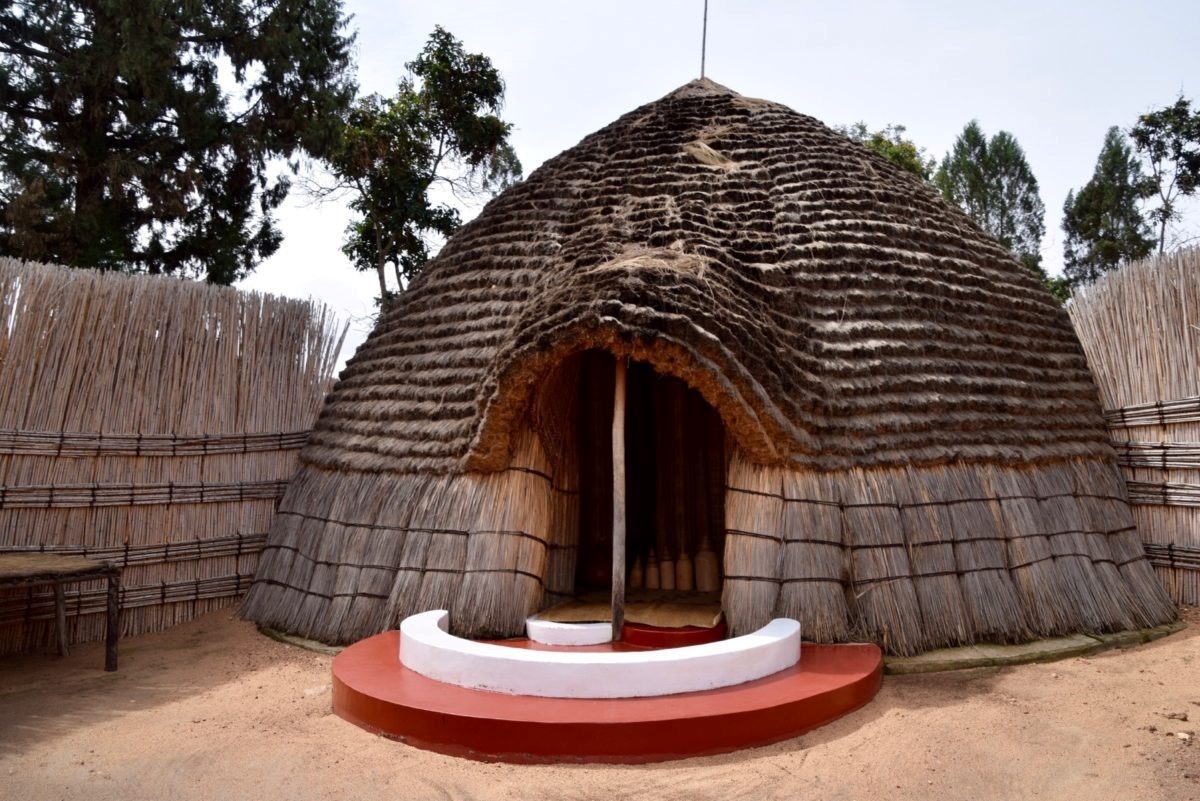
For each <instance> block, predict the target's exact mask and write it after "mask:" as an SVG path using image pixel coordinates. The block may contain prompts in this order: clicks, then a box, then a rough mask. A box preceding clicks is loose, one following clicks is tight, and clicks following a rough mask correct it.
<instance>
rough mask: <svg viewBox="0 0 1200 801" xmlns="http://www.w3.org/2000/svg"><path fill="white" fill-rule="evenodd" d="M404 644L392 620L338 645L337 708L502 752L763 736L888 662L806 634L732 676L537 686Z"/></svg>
mask: <svg viewBox="0 0 1200 801" xmlns="http://www.w3.org/2000/svg"><path fill="white" fill-rule="evenodd" d="M596 647H597V648H604V647H605V646H596ZM399 648H400V635H399V632H397V631H388V632H384V633H383V634H378V635H376V636H374V637H371V638H369V639H366V640H362V641H361V642H358V643H355V644H354V645H351V646H350V647H348V648H346V649H345V650H344V651H342V653H341V654H339V655H338V656H337V657H336V658H335V659H334V660H333V711H334V712H335V713H337V714H338V715H339V716H340V717H342V718H344V719H346V720H348V721H350V722H351V723H354V724H356V725H358V726H361V727H362V728H364V729H367V730H368V731H372V732H376V733H379V734H383V735H385V736H388V737H392V738H395V739H398V740H402V741H404V742H406V743H408V744H410V745H413V746H416V747H418V748H425V749H429V750H433V751H440V752H442V753H448V754H453V755H456V756H464V757H469V758H472V759H481V760H498V761H504V762H624V763H631V762H657V761H661V760H666V759H680V758H684V757H691V756H700V755H704V754H718V753H724V752H728V751H736V750H738V749H740V748H748V747H751V746H756V745H766V744H767V743H772V742H777V741H779V740H786V739H788V738H790V737H795V736H797V735H799V734H803V733H804V732H806V731H810V730H811V729H814V728H816V727H818V726H821V725H824V724H826V723H829V722H830V721H832V720H835V719H836V718H839V717H841V716H842V715H845V714H846V713H848V712H851V711H853V710H855V709H858V708H859V707H861V706H863V705H865V704H866V703H867V702H868V701H870V700H871V699H872V698H873V697H874V696H875V693H876V692H877V691H878V689H879V684H880V681H881V677H882V672H883V655H882V654H881V653H880V651H879V648H878V647H876V646H874V645H809V644H807V643H806V644H805V645H804V647H803V651H802V655H801V659H800V663H799V664H798V665H796V666H795V667H793V668H789V669H787V670H783V671H780V672H779V673H776V674H774V675H771V676H768V677H766V678H764V679H759V680H757V681H753V682H748V683H746V684H742V685H738V686H736V687H726V688H722V689H719V690H710V691H707V692H700V693H683V694H679V695H669V696H660V697H656V698H620V699H568V698H533V697H528V696H518V695H505V694H502V693H493V692H487V691H484V690H468V689H466V688H463V687H457V686H454V685H450V684H442V683H441V682H436V681H433V680H432V679H428V678H425V677H424V676H422V675H420V674H418V673H414V672H412V671H410V670H408V669H407V668H405V667H404V666H403V665H401V664H400V661H399V658H398V655H399Z"/></svg>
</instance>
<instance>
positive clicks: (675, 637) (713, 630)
mask: <svg viewBox="0 0 1200 801" xmlns="http://www.w3.org/2000/svg"><path fill="white" fill-rule="evenodd" d="M727 633H728V629H727V628H726V626H725V621H724V620H721V621H719V622H718V623H717V625H715V626H681V627H679V628H663V627H662V626H651V625H649V624H648V623H629V622H626V623H625V625H624V627H623V628H622V629H621V641H622V642H627V643H629V644H630V645H640V646H643V647H646V648H682V647H684V646H687V645H703V644H704V643H706V642H717V641H719V640H723V639H725V635H726V634H727Z"/></svg>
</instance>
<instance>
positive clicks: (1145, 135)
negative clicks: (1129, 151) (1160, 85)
mask: <svg viewBox="0 0 1200 801" xmlns="http://www.w3.org/2000/svg"><path fill="white" fill-rule="evenodd" d="M1129 135H1130V137H1131V138H1132V139H1133V143H1134V146H1135V147H1136V148H1137V150H1138V152H1139V153H1141V154H1142V155H1143V156H1144V157H1145V159H1146V162H1147V165H1148V166H1149V169H1150V177H1149V180H1148V190H1147V192H1146V194H1147V195H1148V196H1153V195H1157V196H1158V200H1159V205H1158V207H1157V208H1155V209H1151V210H1150V212H1149V216H1150V219H1151V220H1152V221H1153V222H1154V223H1155V224H1156V225H1157V226H1158V252H1159V253H1162V252H1164V251H1165V250H1166V246H1167V227H1168V226H1169V225H1170V224H1171V223H1173V222H1175V221H1177V220H1178V219H1179V217H1180V213H1179V207H1178V200H1179V197H1180V196H1189V195H1193V194H1195V193H1196V190H1197V189H1200V109H1198V110H1196V111H1192V107H1191V101H1190V100H1186V99H1184V97H1183V96H1182V95H1181V96H1180V97H1179V99H1178V100H1176V101H1175V103H1174V104H1172V105H1170V106H1167V107H1165V108H1161V109H1158V110H1157V111H1152V112H1150V113H1149V114H1143V115H1142V116H1141V117H1139V118H1138V122H1137V125H1134V126H1133V128H1132V129H1131V130H1130V132H1129Z"/></svg>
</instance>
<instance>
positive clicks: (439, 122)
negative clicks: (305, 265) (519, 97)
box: [318, 27, 521, 305]
mask: <svg viewBox="0 0 1200 801" xmlns="http://www.w3.org/2000/svg"><path fill="white" fill-rule="evenodd" d="M406 66H407V69H408V72H409V74H408V75H407V76H405V77H404V78H403V79H401V81H400V85H399V88H398V90H397V92H396V94H395V96H393V97H390V98H383V97H380V96H379V95H368V96H366V97H363V98H361V99H359V100H358V101H357V102H356V103H355V104H354V107H353V108H352V109H351V110H350V113H349V114H348V115H347V117H346V119H345V122H344V125H343V127H342V129H341V133H340V137H339V141H338V145H337V146H336V147H335V148H334V150H333V152H332V154H331V156H330V158H329V160H328V163H329V170H330V172H331V173H332V175H333V177H334V180H335V183H334V184H333V185H332V186H327V187H323V188H318V192H319V193H321V194H332V193H340V192H345V191H349V193H350V201H349V205H350V208H351V209H352V210H353V211H355V212H357V213H358V215H359V216H358V217H357V218H356V219H355V220H353V221H352V222H351V224H350V226H349V228H348V229H347V230H346V243H345V246H344V247H343V248H342V249H343V251H344V252H345V254H346V255H347V256H348V257H349V258H350V260H351V261H352V262H353V264H354V266H355V267H356V268H358V269H359V270H373V271H375V273H376V274H377V276H378V278H379V297H380V304H381V305H384V304H386V302H387V301H388V299H389V298H391V297H393V296H394V295H395V294H396V293H397V292H399V291H400V290H402V289H403V287H404V286H405V285H406V284H407V282H408V280H409V279H411V278H412V277H413V276H415V275H416V274H417V273H418V272H419V271H420V269H421V267H423V266H424V264H425V262H426V261H427V260H428V258H429V255H430V238H431V237H433V238H440V237H447V236H449V235H450V234H452V233H453V232H454V231H455V230H456V229H457V228H458V226H459V225H460V219H459V213H458V210H457V209H456V208H455V207H454V206H453V205H450V204H449V203H448V202H440V201H439V200H438V199H437V198H435V197H434V196H433V195H432V194H431V192H432V190H434V188H435V187H436V186H441V187H442V188H444V189H445V190H446V192H445V193H444V197H445V198H446V199H447V200H449V199H450V198H451V197H453V198H456V199H460V200H470V199H475V198H479V197H481V196H485V195H489V194H490V193H492V192H494V191H497V190H499V189H502V188H504V187H505V186H507V185H509V184H510V183H511V182H513V181H515V180H518V179H519V178H520V176H521V163H520V161H518V160H517V156H516V153H515V152H514V151H513V148H512V145H511V144H510V143H509V141H508V136H509V133H510V132H511V131H512V125H510V124H509V123H507V122H505V121H504V120H502V119H501V118H500V112H501V110H502V107H503V104H504V81H503V80H502V79H501V77H500V73H499V72H498V71H497V70H496V68H495V67H494V66H493V65H492V62H491V61H490V60H489V59H488V58H487V57H486V56H484V55H481V54H479V53H467V52H466V51H465V50H464V49H463V46H462V43H461V42H459V41H458V40H457V39H455V38H454V36H453V35H451V34H450V33H448V32H447V31H445V30H443V29H442V28H441V27H438V28H436V29H435V30H434V32H433V34H432V35H431V36H430V37H429V41H428V42H427V43H426V45H425V48H424V50H422V51H421V53H420V55H418V56H417V58H416V59H414V60H413V61H412V62H410V63H409V64H407V65H406ZM389 266H390V267H391V272H392V274H393V275H394V278H395V287H396V288H395V289H392V288H391V286H390V285H389V283H388V273H389V269H388V268H389Z"/></svg>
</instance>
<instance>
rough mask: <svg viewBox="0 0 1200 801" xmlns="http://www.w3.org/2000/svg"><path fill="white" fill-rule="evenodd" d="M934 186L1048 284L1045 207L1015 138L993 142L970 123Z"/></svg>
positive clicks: (1003, 134)
mask: <svg viewBox="0 0 1200 801" xmlns="http://www.w3.org/2000/svg"><path fill="white" fill-rule="evenodd" d="M933 182H934V184H935V185H936V186H937V187H938V189H940V190H941V192H942V195H943V196H945V197H946V199H947V200H949V201H951V202H952V203H954V204H956V205H958V206H959V207H960V208H961V209H962V210H963V211H965V212H966V213H967V215H968V216H969V217H971V219H973V220H974V221H975V222H976V223H977V224H978V225H979V227H980V228H982V229H983V230H984V232H985V233H988V234H990V235H991V236H993V237H994V238H995V239H996V240H997V241H999V242H1000V244H1002V245H1004V247H1006V248H1008V249H1009V250H1010V251H1012V253H1013V255H1014V256H1016V257H1017V259H1018V260H1019V261H1020V262H1021V263H1022V264H1024V265H1025V266H1026V267H1028V268H1029V269H1030V270H1031V271H1032V272H1033V273H1035V274H1036V275H1038V276H1039V277H1041V278H1042V279H1043V280H1046V274H1045V271H1043V270H1042V267H1041V261H1042V257H1041V253H1040V250H1041V241H1042V236H1043V235H1044V234H1045V233H1046V223H1045V216H1046V206H1045V204H1044V203H1042V198H1041V196H1040V195H1039V193H1038V183H1037V179H1036V178H1035V177H1034V175H1033V170H1032V169H1030V167H1029V162H1028V161H1026V159H1025V151H1024V150H1022V149H1021V146H1020V144H1018V142H1017V140H1016V137H1014V136H1013V135H1012V134H1010V133H1008V132H1007V131H1000V132H999V133H997V134H996V135H995V136H993V137H992V138H991V139H990V140H989V139H988V138H987V136H986V135H985V134H984V133H983V130H982V129H981V128H980V127H979V123H978V122H976V121H975V120H971V122H969V123H967V125H966V126H965V127H964V128H963V132H962V133H961V134H959V136H958V139H956V140H955V142H954V146H953V147H952V148H951V150H950V152H949V153H948V154H947V155H946V158H945V159H944V160H943V161H942V163H941V165H940V166H939V167H938V170H937V173H936V174H935V175H934V178H933Z"/></svg>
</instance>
